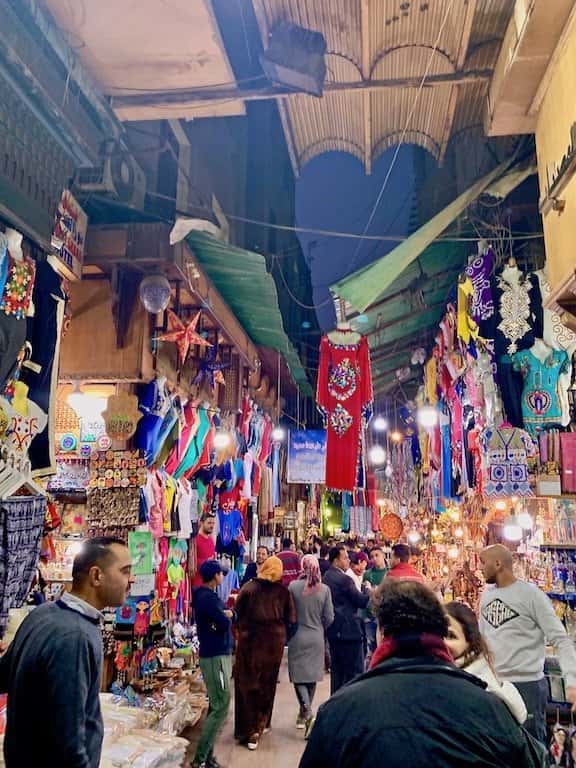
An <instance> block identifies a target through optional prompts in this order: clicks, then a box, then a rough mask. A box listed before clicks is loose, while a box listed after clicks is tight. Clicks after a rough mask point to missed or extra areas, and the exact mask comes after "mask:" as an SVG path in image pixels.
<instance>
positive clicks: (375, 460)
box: [368, 445, 386, 466]
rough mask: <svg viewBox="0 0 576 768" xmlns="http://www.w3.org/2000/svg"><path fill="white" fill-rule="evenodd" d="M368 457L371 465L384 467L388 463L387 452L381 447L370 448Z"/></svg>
mask: <svg viewBox="0 0 576 768" xmlns="http://www.w3.org/2000/svg"><path fill="white" fill-rule="evenodd" d="M368 457H369V459H370V463H371V464H374V465H375V466H382V464H384V462H385V461H386V451H385V450H384V448H382V446H381V445H373V446H372V448H370V451H369V454H368Z"/></svg>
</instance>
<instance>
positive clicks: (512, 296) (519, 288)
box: [493, 267, 544, 358]
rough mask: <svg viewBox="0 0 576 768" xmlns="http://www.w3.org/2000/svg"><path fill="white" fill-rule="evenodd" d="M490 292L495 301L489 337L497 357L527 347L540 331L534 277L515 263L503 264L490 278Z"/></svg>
mask: <svg viewBox="0 0 576 768" xmlns="http://www.w3.org/2000/svg"><path fill="white" fill-rule="evenodd" d="M493 292H494V297H495V305H496V313H495V315H494V336H493V338H494V339H495V345H496V355H497V357H498V358H500V356H502V355H513V354H514V353H515V352H518V350H520V349H530V347H531V346H532V345H533V344H534V341H535V340H536V339H541V338H542V334H543V331H544V328H543V324H544V316H543V309H542V294H541V293H540V283H539V282H538V278H537V277H536V276H535V275H534V274H529V273H523V272H521V271H520V270H519V269H518V268H517V267H505V268H504V270H502V272H500V274H499V275H497V276H496V277H495V278H494V280H493Z"/></svg>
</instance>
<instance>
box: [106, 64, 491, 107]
mask: <svg viewBox="0 0 576 768" xmlns="http://www.w3.org/2000/svg"><path fill="white" fill-rule="evenodd" d="M491 77H492V70H491V69H469V70H462V71H459V72H447V73H441V74H437V75H429V76H428V77H427V78H426V85H425V86H424V87H425V88H438V87H445V86H446V85H461V84H464V83H483V82H488V81H489V80H490V78H491ZM421 85H422V77H397V78H389V79H386V80H360V81H356V82H349V83H335V82H326V83H325V84H324V93H325V94H326V93H356V92H358V93H361V92H368V93H371V92H372V91H383V90H389V89H402V88H420V87H421ZM305 95H306V94H303V93H302V92H301V91H294V90H292V89H290V88H285V87H283V86H274V85H271V84H270V85H265V86H262V87H260V88H238V87H237V86H232V87H225V88H218V87H215V88H201V89H200V88H190V89H188V88H187V89H182V90H175V91H158V92H157V91H153V92H151V93H132V94H126V95H123V96H113V97H112V99H111V105H112V107H113V108H114V109H124V108H127V107H150V106H165V105H169V104H181V105H186V106H188V105H190V104H207V103H210V102H211V101H222V100H224V101H228V100H230V101H235V100H238V101H263V100H267V99H283V100H285V99H293V98H295V97H302V96H305ZM309 98H314V97H312V96H309Z"/></svg>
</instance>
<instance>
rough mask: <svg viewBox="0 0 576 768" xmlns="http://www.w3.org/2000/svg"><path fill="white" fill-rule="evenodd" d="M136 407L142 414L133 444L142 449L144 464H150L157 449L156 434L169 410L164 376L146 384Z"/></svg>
mask: <svg viewBox="0 0 576 768" xmlns="http://www.w3.org/2000/svg"><path fill="white" fill-rule="evenodd" d="M138 408H139V410H140V411H141V412H142V413H143V414H144V415H143V417H142V418H141V419H140V421H139V422H138V426H137V428H136V434H135V435H134V446H135V447H136V448H138V449H139V450H141V451H144V456H145V458H146V464H147V465H148V466H150V464H152V462H153V461H154V458H155V457H156V454H157V453H158V451H159V445H158V436H159V435H160V430H161V429H162V425H163V423H164V418H165V417H166V414H167V413H168V411H169V410H170V396H169V394H168V391H167V389H166V379H165V378H163V377H162V378H158V379H153V380H152V381H151V382H149V383H148V384H146V386H145V387H144V390H143V392H142V395H141V397H140V400H139V403H138ZM160 447H161V446H160Z"/></svg>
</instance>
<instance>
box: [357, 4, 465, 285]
mask: <svg viewBox="0 0 576 768" xmlns="http://www.w3.org/2000/svg"><path fill="white" fill-rule="evenodd" d="M453 5H454V0H450V3H449V4H448V5H447V6H446V13H445V14H444V18H443V19H442V23H441V24H440V29H439V31H438V36H437V38H436V42H435V43H434V47H433V48H432V51H431V52H430V58H429V59H428V64H427V66H426V69H425V70H424V75H423V76H422V80H421V82H420V85H419V86H418V90H417V91H416V95H415V97H414V101H413V104H412V108H411V110H410V112H409V114H408V118H407V119H406V124H405V126H404V129H403V131H402V134H401V136H400V140H399V142H398V144H397V146H396V150H395V152H394V156H393V157H392V162H391V163H390V167H389V168H388V172H387V174H386V176H385V178H384V182H383V184H382V187H381V188H380V192H379V193H378V197H377V198H376V202H375V203H374V206H373V208H372V212H371V214H370V216H369V218H368V221H367V223H366V226H365V227H364V232H363V233H362V237H361V238H360V240H359V241H358V244H357V246H356V248H355V250H354V254H353V256H352V260H351V263H350V272H349V274H350V273H351V272H352V270H353V268H354V267H355V266H356V262H357V260H358V256H359V254H360V250H361V248H362V243H363V241H364V236H365V235H366V233H367V232H368V230H369V229H370V227H371V226H372V222H373V221H374V217H375V216H376V211H377V210H378V208H379V207H380V203H381V202H382V198H383V196H384V192H385V191H386V187H387V186H388V182H389V181H390V177H391V176H392V171H393V170H394V166H395V165H396V160H397V159H398V155H399V154H400V150H401V149H402V146H403V145H404V138H405V136H406V134H407V133H408V130H409V128H410V123H411V122H412V118H413V117H414V114H415V112H416V108H417V107H418V102H419V100H420V96H421V94H422V91H423V89H424V85H425V83H426V79H427V77H428V75H429V74H430V70H431V68H432V62H433V61H434V56H435V55H436V52H437V51H438V46H439V45H440V40H441V39H442V35H443V33H444V27H445V26H446V23H447V21H448V17H449V16H450V11H451V10H452V6H453Z"/></svg>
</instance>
